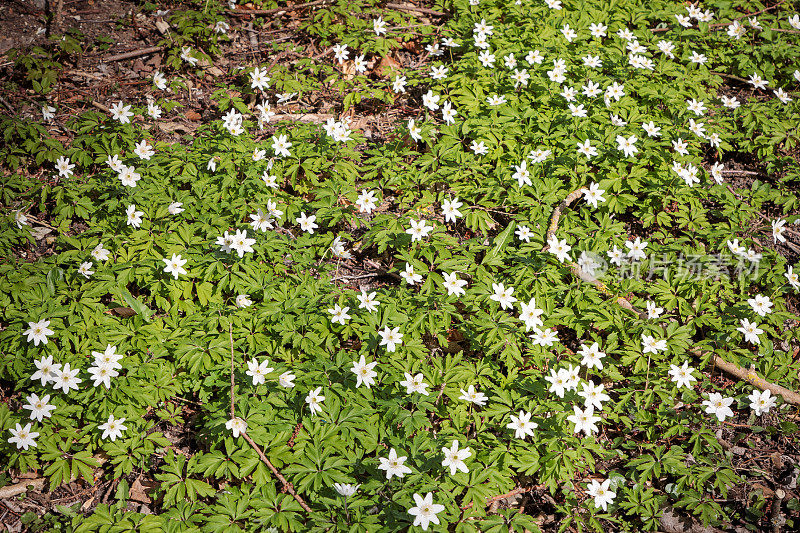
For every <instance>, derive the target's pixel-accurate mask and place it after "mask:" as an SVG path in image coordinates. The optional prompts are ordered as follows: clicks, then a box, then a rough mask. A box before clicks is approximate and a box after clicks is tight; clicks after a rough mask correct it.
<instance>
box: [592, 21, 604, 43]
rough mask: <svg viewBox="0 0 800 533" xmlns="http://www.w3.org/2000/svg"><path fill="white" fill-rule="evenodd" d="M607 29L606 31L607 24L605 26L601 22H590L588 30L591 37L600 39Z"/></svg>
mask: <svg viewBox="0 0 800 533" xmlns="http://www.w3.org/2000/svg"><path fill="white" fill-rule="evenodd" d="M607 31H608V26H606V25H605V24H603V23H602V22H599V23H592V24H591V25H590V26H589V32H590V33H591V34H592V37H594V38H596V39H601V38H603V37H605V36H606V32H607Z"/></svg>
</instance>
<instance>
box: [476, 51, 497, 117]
mask: <svg viewBox="0 0 800 533" xmlns="http://www.w3.org/2000/svg"><path fill="white" fill-rule="evenodd" d="M478 61H479V62H480V64H481V65H483V67H485V68H494V62H495V55H494V54H493V53H491V52H490V51H489V50H483V51H482V52H481V53H480V54H478ZM489 105H492V104H489Z"/></svg>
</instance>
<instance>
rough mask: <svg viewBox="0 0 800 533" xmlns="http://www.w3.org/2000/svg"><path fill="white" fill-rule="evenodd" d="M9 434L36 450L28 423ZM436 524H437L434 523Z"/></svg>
mask: <svg viewBox="0 0 800 533" xmlns="http://www.w3.org/2000/svg"><path fill="white" fill-rule="evenodd" d="M8 430H9V431H10V432H11V438H10V439H8V442H9V444H16V445H17V449H18V450H27V449H28V448H36V440H35V439H36V437H38V436H39V434H38V433H37V432H35V431H31V424H30V422H29V423H27V424H25V427H22V426H21V425H19V422H18V423H17V427H16V429H14V428H8ZM436 523H437V524H438V523H439V522H436Z"/></svg>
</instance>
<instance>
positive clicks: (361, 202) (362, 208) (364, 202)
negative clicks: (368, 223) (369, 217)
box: [355, 189, 378, 214]
mask: <svg viewBox="0 0 800 533" xmlns="http://www.w3.org/2000/svg"><path fill="white" fill-rule="evenodd" d="M355 205H356V206H357V207H358V212H359V213H367V214H369V213H371V212H372V211H373V210H374V209H375V208H376V207H378V204H377V202H376V199H375V191H368V190H366V189H363V190H362V191H361V194H359V195H358V199H357V200H356V202H355Z"/></svg>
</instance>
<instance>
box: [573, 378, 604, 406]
mask: <svg viewBox="0 0 800 533" xmlns="http://www.w3.org/2000/svg"><path fill="white" fill-rule="evenodd" d="M604 390H605V386H604V385H603V384H602V383H601V384H600V385H595V384H594V381H584V382H583V390H582V391H580V392H578V396H580V397H582V398H583V406H584V407H595V408H597V410H598V411H601V410H602V409H603V402H607V401H608V400H610V399H611V397H610V396H609V395H608V394H606V393H605V392H603V391H604Z"/></svg>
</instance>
